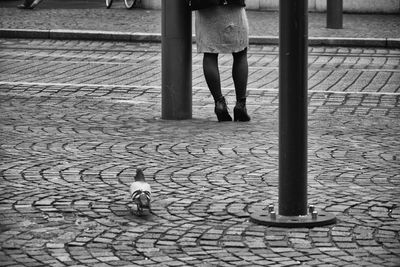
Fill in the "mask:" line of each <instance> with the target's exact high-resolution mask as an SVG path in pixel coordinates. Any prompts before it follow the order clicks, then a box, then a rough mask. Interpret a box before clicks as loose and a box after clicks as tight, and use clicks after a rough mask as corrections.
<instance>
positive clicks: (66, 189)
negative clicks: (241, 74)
mask: <svg viewBox="0 0 400 267" xmlns="http://www.w3.org/2000/svg"><path fill="white" fill-rule="evenodd" d="M0 45H1V52H0V64H1V66H2V67H1V70H0V96H1V97H0V109H1V112H0V122H1V124H0V129H1V130H0V134H1V142H0V151H1V154H0V155H1V163H0V180H1V183H0V209H1V211H2V212H1V214H0V246H1V254H0V257H1V259H2V261H1V264H2V265H4V266H35V265H37V266H46V265H50V266H65V265H76V266H79V265H82V266H123V265H128V266H129V265H133V266H135V265H137V266H160V264H164V265H165V266H180V265H181V266H188V265H196V266H197V265H199V266H233V265H238V266H266V265H268V266H293V265H301V264H303V265H321V266H323V265H324V264H325V265H327V266H329V265H330V266H332V265H333V266H346V265H349V266H351V265H354V264H358V265H361V266H377V265H380V266H396V264H398V261H399V260H400V253H399V251H400V243H399V231H400V224H399V220H398V219H399V215H400V212H399V208H398V207H399V205H400V201H399V157H400V155H399V149H398V144H399V141H400V140H399V135H398V132H399V131H400V124H399V120H398V118H399V113H400V109H399V98H400V88H399V85H400V82H399V81H400V76H399V75H398V74H399V68H398V66H399V65H400V64H399V62H400V52H399V51H398V50H385V49H373V48H368V49H350V48H345V49H344V48H324V47H312V48H310V60H309V63H310V64H309V68H310V76H309V81H310V82H309V84H310V90H309V95H308V96H309V137H308V142H309V144H308V145H309V147H308V149H309V159H308V160H309V176H308V178H309V184H308V191H309V193H308V196H309V197H308V200H309V203H310V204H314V205H316V207H317V209H321V210H325V211H331V212H333V213H335V214H336V216H337V219H338V223H337V224H336V225H332V226H327V227H319V228H314V229H281V228H273V227H271V228H269V227H263V226H259V225H255V224H253V223H251V222H250V221H249V219H248V216H249V214H250V213H251V212H253V211H254V210H256V209H258V208H259V207H266V206H268V204H273V203H275V204H276V203H277V201H278V192H277V185H278V181H277V176H278V166H277V164H278V162H277V161H278V160H277V157H278V122H277V120H278V84H277V75H278V71H277V66H278V65H277V64H278V63H277V47H274V46H267V47H264V46H252V47H251V49H250V57H249V59H250V81H251V83H250V88H249V98H248V103H249V104H248V109H249V111H250V112H251V114H252V121H251V122H250V123H242V124H240V123H233V122H232V123H224V124H221V123H217V122H216V120H215V115H214V114H213V102H212V99H211V97H210V95H209V92H208V90H207V88H206V85H205V82H204V78H203V77H202V74H201V58H200V56H199V55H197V54H193V63H194V65H193V84H194V88H193V107H194V108H193V117H194V118H193V119H192V120H188V121H164V120H161V119H160V112H161V110H160V102H161V101H160V100H161V93H160V71H159V69H160V46H159V45H158V44H149V43H147V44H142V43H138V44H132V43H118V42H83V41H55V40H5V39H3V40H0ZM375 57H378V58H384V60H374V58H375ZM332 58H335V59H332ZM337 58H340V60H337ZM349 58H351V60H349ZM221 62H223V63H222V66H221V70H223V72H222V79H223V81H224V82H223V92H224V94H226V95H227V99H228V103H229V104H230V106H231V105H232V103H234V89H233V84H232V81H231V80H230V78H229V71H227V70H228V69H229V67H230V65H231V61H230V57H228V56H221ZM349 62H350V63H349ZM141 66H143V67H141ZM33 72H34V73H35V74H34V73H33ZM383 73H387V74H388V75H387V76H382V75H383ZM371 74H372V75H371ZM317 76H318V78H316V77H317ZM348 77H351V79H350V80H351V82H348V81H347V79H348ZM380 77H384V78H380ZM389 77H391V78H389ZM340 81H343V82H340ZM365 84H368V85H369V87H368V88H369V89H368V90H366V89H365V88H366V87H365V88H364V90H361V89H362V88H363V86H361V85H365ZM352 85H356V86H352ZM359 86H361V87H359ZM357 87H358V88H359V90H356V89H357ZM136 167H142V168H144V171H145V174H146V176H147V177H148V179H149V181H150V183H151V185H152V188H153V195H154V199H153V203H152V206H153V214H151V215H148V216H145V217H136V216H134V215H133V214H132V213H131V208H132V207H131V203H130V201H129V199H128V197H127V196H128V195H127V192H128V186H129V184H130V183H131V181H132V177H133V175H134V173H135V170H136ZM3 259H4V260H3Z"/></svg>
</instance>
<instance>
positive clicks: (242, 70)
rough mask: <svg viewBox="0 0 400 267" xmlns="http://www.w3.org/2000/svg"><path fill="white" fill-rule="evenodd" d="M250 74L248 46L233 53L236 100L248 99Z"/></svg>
mask: <svg viewBox="0 0 400 267" xmlns="http://www.w3.org/2000/svg"><path fill="white" fill-rule="evenodd" d="M248 76H249V65H248V62H247V48H245V49H244V50H242V51H240V52H237V53H233V67H232V77H233V83H234V85H235V92H236V101H237V102H241V101H246V91H247V79H248Z"/></svg>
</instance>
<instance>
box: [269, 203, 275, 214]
mask: <svg viewBox="0 0 400 267" xmlns="http://www.w3.org/2000/svg"><path fill="white" fill-rule="evenodd" d="M274 210H275V207H274V205H273V204H269V205H268V212H269V213H271V212H273V211H274Z"/></svg>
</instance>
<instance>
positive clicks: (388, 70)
mask: <svg viewBox="0 0 400 267" xmlns="http://www.w3.org/2000/svg"><path fill="white" fill-rule="evenodd" d="M0 54H1V53H0ZM55 57H65V58H68V57H67V56H55ZM82 58H84V57H82ZM0 61H15V62H26V61H34V62H35V61H42V60H40V59H13V58H11V59H7V58H6V59H2V58H0ZM49 61H50V62H57V63H73V64H91V65H96V64H98V65H127V66H133V65H136V64H137V63H136V62H132V63H127V62H108V61H74V60H54V61H53V60H49ZM312 65H313V64H311V66H312ZM192 66H193V67H196V68H202V67H203V65H200V64H193V65H192ZM219 68H220V69H224V68H227V69H231V68H232V67H231V66H227V65H220V66H219ZM249 69H250V70H252V69H257V70H259V69H265V70H278V69H279V67H278V66H276V67H272V66H269V67H265V66H257V67H255V66H249ZM332 69H335V70H340V71H350V70H351V71H354V70H358V71H364V72H400V69H364V68H359V69H358V68H332Z"/></svg>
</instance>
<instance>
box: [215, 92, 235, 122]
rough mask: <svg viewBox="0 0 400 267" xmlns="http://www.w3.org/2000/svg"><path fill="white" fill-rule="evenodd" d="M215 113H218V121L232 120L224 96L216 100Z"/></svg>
mask: <svg viewBox="0 0 400 267" xmlns="http://www.w3.org/2000/svg"><path fill="white" fill-rule="evenodd" d="M214 112H215V114H216V115H217V118H218V121H219V122H221V121H232V117H231V115H229V112H228V106H227V105H226V101H225V98H224V97H221V98H220V99H218V100H217V101H216V102H215V109H214Z"/></svg>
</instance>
